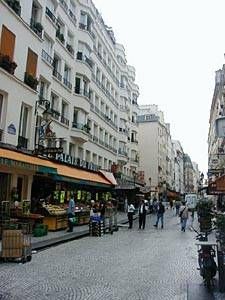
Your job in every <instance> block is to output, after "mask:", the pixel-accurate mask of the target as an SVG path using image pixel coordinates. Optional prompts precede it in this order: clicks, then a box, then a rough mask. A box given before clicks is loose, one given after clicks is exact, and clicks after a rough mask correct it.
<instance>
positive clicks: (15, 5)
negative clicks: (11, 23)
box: [5, 0, 21, 16]
mask: <svg viewBox="0 0 225 300" xmlns="http://www.w3.org/2000/svg"><path fill="white" fill-rule="evenodd" d="M5 2H6V3H7V4H8V5H9V6H10V7H11V8H12V9H13V10H14V11H15V13H16V14H17V15H18V16H20V14H21V6H20V2H19V1H18V0H5Z"/></svg>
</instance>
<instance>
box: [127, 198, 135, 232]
mask: <svg viewBox="0 0 225 300" xmlns="http://www.w3.org/2000/svg"><path fill="white" fill-rule="evenodd" d="M134 214H135V207H134V205H133V204H132V203H129V204H128V206H127V217H128V222H129V227H128V229H131V228H132V227H133V215H134Z"/></svg>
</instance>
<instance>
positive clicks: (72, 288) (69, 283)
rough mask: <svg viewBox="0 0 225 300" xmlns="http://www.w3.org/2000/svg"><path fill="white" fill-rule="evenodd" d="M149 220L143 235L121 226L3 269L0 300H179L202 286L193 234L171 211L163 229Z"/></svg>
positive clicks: (55, 248)
mask: <svg viewBox="0 0 225 300" xmlns="http://www.w3.org/2000/svg"><path fill="white" fill-rule="evenodd" d="M154 222H155V216H154V215H150V216H147V225H146V229H145V230H138V223H137V221H135V222H134V228H133V229H132V230H128V228H126V227H122V228H120V229H119V231H118V232H115V233H114V234H113V235H109V234H107V235H104V236H103V237H99V238H98V237H85V238H82V239H80V240H75V241H72V242H69V243H65V244H61V245H59V246H56V247H52V248H49V249H46V250H44V251H41V252H38V253H36V254H33V258H32V261H31V262H30V263H26V264H20V263H7V264H1V265H0V299H1V300H6V299H18V300H20V299H21V300H22V299H23V300H26V299H29V300H33V299H41V300H44V299H46V300H47V299H48V300H49V299H52V300H53V299H54V300H55V299H63V300H66V299H71V300H72V299H80V300H84V299H85V300H88V299H90V300H95V299H96V300H97V299H98V300H99V299H107V300H109V299H112V300H132V299H135V300H136V299H151V300H157V299H159V300H164V299H165V300H166V299H168V300H175V299H179V300H182V299H188V298H187V289H188V285H191V284H193V283H194V284H197V285H201V284H202V280H201V277H200V276H199V271H198V270H197V269H196V267H197V251H196V247H195V239H194V238H195V234H194V233H193V232H191V231H190V230H187V231H186V232H185V233H183V232H181V231H180V227H179V224H178V218H177V217H174V216H173V212H171V211H167V213H166V216H165V229H163V230H161V229H155V228H154V227H153V224H154Z"/></svg>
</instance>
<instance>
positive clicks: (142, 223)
mask: <svg viewBox="0 0 225 300" xmlns="http://www.w3.org/2000/svg"><path fill="white" fill-rule="evenodd" d="M147 209H148V208H147V205H146V203H145V200H144V199H142V200H141V201H140V205H139V208H138V212H139V229H141V228H142V229H145V221H146V213H147Z"/></svg>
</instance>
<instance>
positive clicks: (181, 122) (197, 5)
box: [93, 0, 225, 174]
mask: <svg viewBox="0 0 225 300" xmlns="http://www.w3.org/2000/svg"><path fill="white" fill-rule="evenodd" d="M93 2H94V4H95V5H96V7H97V9H98V11H99V12H100V13H101V14H102V17H103V20H104V21H105V23H106V24H107V25H108V26H112V28H113V30H114V34H115V38H116V41H117V42H118V43H121V44H123V45H124V47H125V49H126V57H127V61H128V64H130V65H132V66H134V67H135V69H136V83H137V84H138V85H139V88H140V96H139V99H138V102H139V104H157V105H158V107H159V109H160V110H162V111H163V112H164V117H165V121H166V122H168V123H170V126H171V135H172V138H173V139H177V140H179V141H180V142H181V144H182V146H183V149H184V152H186V153H188V154H189V155H190V157H191V159H192V160H193V161H195V162H196V163H198V165H199V169H200V171H203V172H204V173H205V174H206V172H207V160H208V158H207V157H208V155H207V138H208V128H209V112H210V106H211V101H212V95H213V90H214V82H215V71H216V70H217V69H220V68H221V67H222V65H223V63H224V52H225V1H224V0H139V1H135V0H93Z"/></svg>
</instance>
